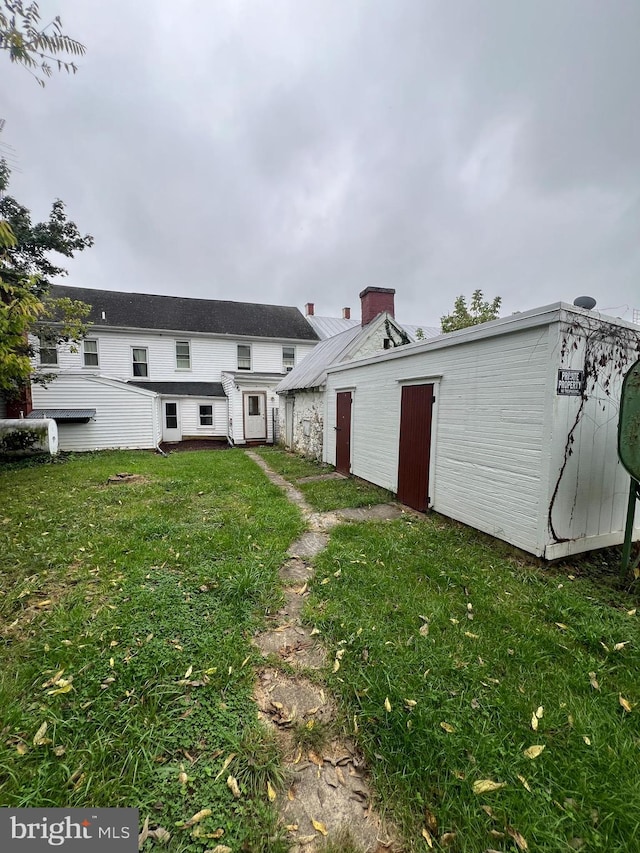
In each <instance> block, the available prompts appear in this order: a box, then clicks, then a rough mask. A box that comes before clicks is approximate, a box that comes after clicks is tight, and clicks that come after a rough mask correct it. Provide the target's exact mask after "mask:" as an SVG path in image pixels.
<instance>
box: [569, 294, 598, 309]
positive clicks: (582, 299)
mask: <svg viewBox="0 0 640 853" xmlns="http://www.w3.org/2000/svg"><path fill="white" fill-rule="evenodd" d="M573 304H574V305H575V306H576V308H586V309H587V311H591V309H592V308H595V307H596V300H595V299H594V298H593V296H578V297H577V298H576V299H574V300H573Z"/></svg>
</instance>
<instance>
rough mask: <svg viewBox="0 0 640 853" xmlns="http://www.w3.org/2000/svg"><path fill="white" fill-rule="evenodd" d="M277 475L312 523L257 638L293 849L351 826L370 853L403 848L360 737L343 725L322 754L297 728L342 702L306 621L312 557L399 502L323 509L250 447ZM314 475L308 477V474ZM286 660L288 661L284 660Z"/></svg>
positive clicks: (321, 719) (306, 851)
mask: <svg viewBox="0 0 640 853" xmlns="http://www.w3.org/2000/svg"><path fill="white" fill-rule="evenodd" d="M246 453H247V456H249V457H250V458H251V459H253V461H254V462H255V463H256V464H257V465H259V466H260V467H261V468H262V470H263V471H264V472H265V474H266V475H267V477H268V478H269V479H270V480H271V482H272V483H275V484H276V485H277V486H280V488H282V489H284V491H285V492H286V494H287V497H288V498H289V500H290V501H291V502H292V503H294V504H296V506H298V507H299V508H300V510H301V512H302V515H303V518H304V520H305V522H306V524H307V530H306V531H305V532H304V533H303V534H302V536H301V537H300V538H299V539H298V540H297V541H296V542H294V543H293V544H292V545H291V547H290V548H289V559H288V560H286V562H285V563H283V565H282V566H281V568H280V577H281V578H282V581H283V583H284V584H285V604H284V607H283V608H282V609H281V610H280V611H279V612H278V613H276V614H275V615H274V616H273V617H272V619H271V620H270V622H271V624H270V625H269V627H268V628H267V630H266V631H264V632H262V633H260V634H257V635H256V636H255V637H254V639H253V642H254V644H255V646H256V647H257V648H258V649H259V650H260V651H261V652H262V654H263V655H264V657H265V658H267V659H268V660H269V661H270V662H271V661H276V663H270V664H269V665H267V664H266V663H265V666H264V667H263V668H261V669H260V670H259V671H258V674H257V676H258V677H257V685H256V690H255V700H256V703H257V705H258V709H259V715H260V717H261V719H262V720H263V722H264V723H265V724H266V725H268V726H270V727H272V728H273V729H274V731H275V732H276V734H277V737H278V740H279V742H280V745H281V748H282V752H283V756H284V766H285V770H286V771H287V777H288V779H289V780H290V781H289V786H288V789H287V790H286V791H284V792H279V793H278V795H277V798H276V806H277V808H278V811H279V814H280V818H281V821H282V823H283V825H284V826H285V827H286V830H287V832H288V833H289V834H290V838H291V847H290V850H291V851H292V853H314V851H316V850H319V849H321V848H322V846H324V844H325V843H326V842H328V841H334V842H340V841H341V840H343V838H344V832H345V830H348V832H349V834H350V836H351V839H352V840H353V841H354V842H355V843H356V845H357V846H358V847H360V848H361V849H362V850H363V851H367V853H382V851H390V850H392V851H398V850H400V845H399V844H398V842H397V836H396V833H395V831H394V829H393V827H391V826H390V825H388V824H387V825H385V824H384V823H383V821H382V820H381V818H380V816H379V815H378V814H377V813H376V810H375V808H374V807H373V804H372V793H371V788H370V785H369V781H368V774H367V768H366V766H365V763H364V760H363V757H362V755H361V754H360V752H359V751H358V749H357V746H356V744H355V743H354V742H353V741H352V740H351V739H350V738H348V737H341V736H339V734H338V733H337V732H334V736H329V737H328V738H327V741H326V743H324V745H323V747H322V750H321V751H322V754H321V755H320V754H318V753H317V752H315V751H314V750H312V749H308V750H303V749H301V748H300V747H299V746H297V745H296V738H295V735H294V731H295V729H296V728H297V727H298V728H299V727H300V726H303V727H304V726H307V727H310V728H313V727H314V726H316V725H321V724H324V725H325V726H329V731H331V728H332V726H331V724H332V723H333V722H335V720H336V716H337V704H336V702H335V700H334V698H333V697H332V696H331V695H330V694H329V693H328V691H326V690H325V689H324V687H322V686H321V685H322V679H321V677H319V675H320V672H319V671H321V670H322V669H323V668H324V667H325V666H326V664H327V653H326V650H325V648H324V646H323V645H322V643H321V642H320V638H319V632H318V631H317V630H311V629H310V628H309V627H307V626H305V625H303V624H302V621H301V618H300V613H301V611H302V607H303V604H304V599H305V597H306V596H307V595H308V592H307V582H308V581H309V580H310V579H311V577H312V576H313V566H312V565H311V563H310V561H311V560H312V559H313V558H314V557H315V556H317V555H318V554H319V553H320V552H321V551H323V550H324V548H326V547H327V544H328V542H329V534H330V531H331V529H332V528H333V527H335V526H336V525H337V524H343V523H345V522H348V521H367V520H375V521H385V520H393V519H396V518H400V517H402V515H403V514H404V513H403V510H402V509H401V508H400V507H399V506H398V505H397V504H384V505H381V506H374V507H371V508H370V509H343V510H337V511H335V512H326V513H317V512H314V510H313V509H312V508H311V507H310V506H309V504H308V503H307V502H306V501H305V499H304V496H303V495H302V493H301V492H300V491H298V489H296V488H295V486H293V485H291V483H289V482H287V481H286V480H285V479H284V478H283V477H281V476H280V475H279V474H276V473H275V472H274V471H272V470H271V468H269V466H268V465H267V463H266V462H265V461H264V460H263V459H262V457H260V456H258V454H256V453H254V452H252V451H250V450H248V451H246ZM308 479H310V478H304V480H305V481H307V480H308ZM279 662H282V664H283V666H282V667H280V666H279V665H278V664H279Z"/></svg>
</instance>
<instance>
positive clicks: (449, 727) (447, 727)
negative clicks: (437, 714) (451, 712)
mask: <svg viewBox="0 0 640 853" xmlns="http://www.w3.org/2000/svg"><path fill="white" fill-rule="evenodd" d="M440 728H441V729H444V730H445V732H449V734H453V733H454V732H455V728H454V727H453V726H452V725H451V723H445V722H442V723H440Z"/></svg>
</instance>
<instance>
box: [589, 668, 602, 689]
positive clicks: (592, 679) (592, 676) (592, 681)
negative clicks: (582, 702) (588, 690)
mask: <svg viewBox="0 0 640 853" xmlns="http://www.w3.org/2000/svg"><path fill="white" fill-rule="evenodd" d="M589 684H590V685H591V686H592V687H593V689H594V690H600V685H599V684H598V679H597V678H596V674H595V672H590V673H589Z"/></svg>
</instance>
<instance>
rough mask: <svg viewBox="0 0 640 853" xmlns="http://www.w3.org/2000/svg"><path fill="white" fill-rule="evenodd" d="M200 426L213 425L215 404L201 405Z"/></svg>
mask: <svg viewBox="0 0 640 853" xmlns="http://www.w3.org/2000/svg"><path fill="white" fill-rule="evenodd" d="M200 426H213V406H200Z"/></svg>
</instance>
